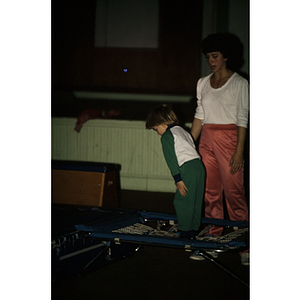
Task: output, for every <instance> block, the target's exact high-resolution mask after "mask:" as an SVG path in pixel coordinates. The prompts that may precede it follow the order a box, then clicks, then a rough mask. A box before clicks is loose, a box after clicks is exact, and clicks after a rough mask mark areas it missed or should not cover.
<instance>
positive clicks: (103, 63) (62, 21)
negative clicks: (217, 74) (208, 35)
mask: <svg viewBox="0 0 300 300" xmlns="http://www.w3.org/2000/svg"><path fill="white" fill-rule="evenodd" d="M95 8H96V1H95V0H93V1H92V0H72V1H70V0H63V1H62V0H52V87H53V91H72V90H83V91H111V92H139V93H150V94H151V93H153V94H187V95H193V94H194V93H195V86H196V82H197V79H198V78H199V77H200V51H199V45H200V41H201V22H202V20H201V15H202V1H186V0H161V1H160V9H159V18H160V21H159V48H158V49H109V48H106V49H104V48H96V47H94V25H95ZM124 68H128V70H129V71H128V72H127V73H124V72H123V69H124ZM54 94H55V93H54Z"/></svg>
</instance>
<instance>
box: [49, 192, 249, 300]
mask: <svg viewBox="0 0 300 300" xmlns="http://www.w3.org/2000/svg"><path fill="white" fill-rule="evenodd" d="M173 197H174V194H172V193H155V192H138V191H125V190H123V191H122V192H121V208H129V209H134V210H145V211H153V212H162V213H175V211H174V208H173ZM190 254H191V253H190V252H186V251H184V250H181V249H173V248H163V247H152V246H146V247H145V248H143V249H141V250H139V251H138V252H136V253H135V254H134V255H133V256H131V257H129V258H126V259H122V260H119V261H114V262H112V263H109V264H107V265H105V266H103V267H101V268H99V269H97V270H94V271H91V272H89V273H88V274H86V275H85V276H84V277H79V276H77V275H72V276H69V277H64V278H60V279H59V280H56V281H54V282H53V283H52V299H54V300H56V299H70V300H76V299H84V300H93V299H103V300H105V299H125V300H126V299H130V300H135V299H143V300H147V299H149V300H150V299H151V300H152V299H164V300H169V299H174V300H177V299H178V300H182V299H205V300H206V299H207V300H214V299H218V300H219V299H225V300H226V299H230V300H234V299H239V300H244V299H249V298H250V296H249V288H248V287H247V286H246V285H244V284H243V283H241V282H240V281H238V280H237V279H236V278H234V277H232V276H231V275H230V274H228V273H226V272H225V271H224V270H222V269H220V268H219V267H217V266H215V265H214V264H213V263H212V262H210V261H206V260H205V261H193V260H191V259H189V256H190ZM217 261H218V262H220V264H221V265H223V266H224V267H225V268H227V269H228V270H230V271H231V272H232V273H233V274H234V275H236V276H237V277H239V278H240V279H241V280H243V281H244V282H246V283H247V284H249V267H247V266H243V265H241V263H240V257H239V254H238V253H220V254H219V257H218V258H217Z"/></svg>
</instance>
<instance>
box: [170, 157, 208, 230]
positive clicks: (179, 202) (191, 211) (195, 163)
mask: <svg viewBox="0 0 300 300" xmlns="http://www.w3.org/2000/svg"><path fill="white" fill-rule="evenodd" d="M181 178H182V180H183V182H184V184H185V186H186V187H187V189H188V191H187V193H186V195H185V196H181V195H180V192H179V191H178V190H177V191H176V193H175V198H174V207H175V211H176V215H177V219H178V225H177V228H178V229H179V230H180V231H189V230H198V229H199V227H200V225H201V217H202V202H203V197H204V185H205V169H204V165H203V163H202V161H200V160H199V159H194V160H191V161H188V162H186V163H185V164H183V165H182V166H181Z"/></svg>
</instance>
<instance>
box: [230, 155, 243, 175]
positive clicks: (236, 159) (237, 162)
mask: <svg viewBox="0 0 300 300" xmlns="http://www.w3.org/2000/svg"><path fill="white" fill-rule="evenodd" d="M243 162H244V157H243V153H239V152H235V153H234V154H233V156H232V157H231V159H230V162H229V167H231V168H230V174H232V175H233V174H235V173H236V172H238V171H240V170H241V169H242V167H243Z"/></svg>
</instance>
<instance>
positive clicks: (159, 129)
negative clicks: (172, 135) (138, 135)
mask: <svg viewBox="0 0 300 300" xmlns="http://www.w3.org/2000/svg"><path fill="white" fill-rule="evenodd" d="M167 128H168V126H167V125H157V126H154V127H153V130H155V131H156V132H157V134H158V135H163V134H164V133H165V132H166V130H167Z"/></svg>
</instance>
